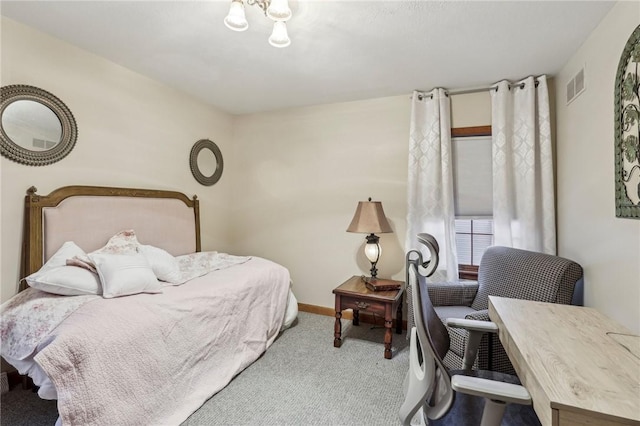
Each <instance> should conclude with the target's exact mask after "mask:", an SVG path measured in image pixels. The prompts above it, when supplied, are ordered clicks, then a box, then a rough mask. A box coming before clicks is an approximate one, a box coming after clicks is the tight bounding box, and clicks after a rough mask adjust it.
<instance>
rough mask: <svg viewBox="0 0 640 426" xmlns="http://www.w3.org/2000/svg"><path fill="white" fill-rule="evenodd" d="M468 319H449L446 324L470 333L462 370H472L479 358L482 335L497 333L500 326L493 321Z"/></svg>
mask: <svg viewBox="0 0 640 426" xmlns="http://www.w3.org/2000/svg"><path fill="white" fill-rule="evenodd" d="M487 316H488V315H487ZM468 317H469V315H467V318H468ZM467 318H465V319H463V318H447V319H446V324H447V326H449V327H454V328H463V329H465V330H467V331H468V332H469V336H468V337H467V344H466V346H465V348H464V355H463V357H462V368H463V369H465V370H471V368H473V364H474V363H475V362H476V357H477V356H478V348H479V347H480V340H481V339H482V335H483V334H485V333H497V332H498V326H497V325H496V324H495V323H493V322H491V321H482V320H480V321H478V320H471V319H467Z"/></svg>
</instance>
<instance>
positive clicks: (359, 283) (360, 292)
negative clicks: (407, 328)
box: [333, 275, 404, 359]
mask: <svg viewBox="0 0 640 426" xmlns="http://www.w3.org/2000/svg"><path fill="white" fill-rule="evenodd" d="M395 282H396V283H398V284H400V286H401V287H400V290H391V291H372V290H369V289H368V288H367V287H366V286H365V283H364V281H363V280H362V277H360V276H357V275H354V276H353V277H351V278H349V279H348V280H347V281H345V282H344V283H342V284H340V286H338V287H336V288H335V289H334V290H333V294H335V295H336V324H335V329H334V339H333V346H335V347H336V348H339V347H340V345H342V322H341V318H342V311H343V310H345V309H353V325H360V311H361V310H362V311H368V312H372V313H376V314H379V315H381V316H383V317H384V327H385V329H386V331H385V334H384V357H385V358H386V359H391V338H392V336H393V333H392V332H391V328H392V327H393V312H394V310H395V311H396V333H398V334H401V333H402V297H403V295H404V282H402V281H395Z"/></svg>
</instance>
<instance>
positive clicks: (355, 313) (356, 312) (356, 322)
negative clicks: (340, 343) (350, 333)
mask: <svg viewBox="0 0 640 426" xmlns="http://www.w3.org/2000/svg"><path fill="white" fill-rule="evenodd" d="M353 325H360V311H359V310H357V309H354V310H353Z"/></svg>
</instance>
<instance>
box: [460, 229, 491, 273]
mask: <svg viewBox="0 0 640 426" xmlns="http://www.w3.org/2000/svg"><path fill="white" fill-rule="evenodd" d="M492 245H493V219H491V218H483V219H456V247H457V249H458V272H459V273H460V278H462V279H468V280H475V279H477V278H478V266H479V265H480V260H481V259H482V255H483V254H484V251H485V250H486V249H487V247H489V246H492Z"/></svg>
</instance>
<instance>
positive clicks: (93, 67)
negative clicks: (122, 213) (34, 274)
mask: <svg viewBox="0 0 640 426" xmlns="http://www.w3.org/2000/svg"><path fill="white" fill-rule="evenodd" d="M1 24H2V29H1V30H2V46H1V47H2V50H1V54H2V56H1V60H2V74H1V84H2V85H3V86H4V85H9V84H28V85H32V86H37V87H40V88H42V89H45V90H47V91H49V92H51V93H53V94H55V95H56V96H58V97H59V98H60V99H61V100H62V101H63V102H65V104H66V105H67V106H68V107H69V109H70V110H71V111H72V112H73V114H74V116H75V119H76V122H77V124H78V141H77V144H76V147H75V148H74V150H73V151H72V152H71V153H70V154H69V156H67V157H66V158H64V159H63V160H62V161H60V162H58V163H56V164H53V165H50V166H46V167H30V166H24V165H20V164H17V163H14V162H12V161H9V160H7V159H6V158H4V157H2V159H1V160H0V161H1V162H0V167H1V171H0V176H1V183H0V185H1V191H2V192H1V196H0V203H1V205H2V210H1V212H2V217H1V220H0V223H1V226H2V228H1V230H2V233H1V240H2V243H1V245H0V246H1V250H2V270H1V275H0V276H1V279H2V285H1V286H0V291H1V299H2V301H5V300H7V299H8V298H9V297H11V296H12V295H13V294H15V292H16V289H17V283H16V281H17V278H18V271H19V260H20V244H21V240H22V238H21V230H22V200H23V197H24V194H25V191H26V189H27V188H29V187H30V186H31V185H35V186H36V187H37V188H38V192H39V193H41V194H47V193H49V192H50V191H51V190H53V189H55V188H57V187H60V186H64V185H71V184H84V185H109V186H125V187H143V188H158V189H174V190H179V191H182V192H185V193H186V194H188V195H189V196H191V195H193V194H197V195H198V196H199V198H200V200H201V210H202V211H203V212H204V213H203V215H202V243H203V248H204V249H210V250H213V249H217V250H224V251H227V250H229V246H230V238H231V236H230V233H231V230H230V229H229V226H228V224H229V222H230V216H229V214H230V210H229V202H230V194H231V183H232V181H231V180H230V179H229V177H228V176H227V175H226V174H223V176H222V179H221V180H220V182H219V183H218V184H216V185H214V186H212V187H204V186H201V185H200V184H198V183H197V182H196V181H195V180H194V178H193V176H192V175H191V171H190V169H189V163H188V159H189V152H190V149H191V146H192V145H193V144H194V143H195V142H196V141H197V140H198V139H201V138H210V139H212V140H213V141H215V142H216V143H217V144H218V145H219V146H220V148H221V150H222V152H223V155H225V159H226V160H228V161H229V160H232V158H231V156H232V150H231V147H232V145H231V141H232V125H233V121H232V117H231V116H230V115H228V114H225V113H223V112H220V111H219V110H217V109H215V108H213V107H211V106H208V105H205V104H204V103H201V102H198V101H196V100H194V99H193V98H192V97H189V96H187V95H184V94H182V93H181V92H178V91H176V90H174V89H171V88H168V87H166V86H164V85H162V84H160V83H158V82H156V81H153V80H150V79H148V78H146V77H143V76H141V75H139V74H136V73H134V72H132V71H130V70H127V69H125V68H122V67H120V66H118V65H116V64H114V63H111V62H108V61H106V60H104V59H102V58H100V57H98V56H95V55H92V54H89V53H87V52H85V51H83V50H80V49H78V48H75V47H73V46H71V45H69V44H66V43H64V42H62V41H60V40H57V39H54V38H52V37H50V36H48V35H45V34H43V33H40V32H37V31H35V30H33V29H30V28H29V27H26V26H24V25H22V24H19V23H16V22H14V21H11V20H9V19H6V18H2V21H1Z"/></svg>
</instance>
